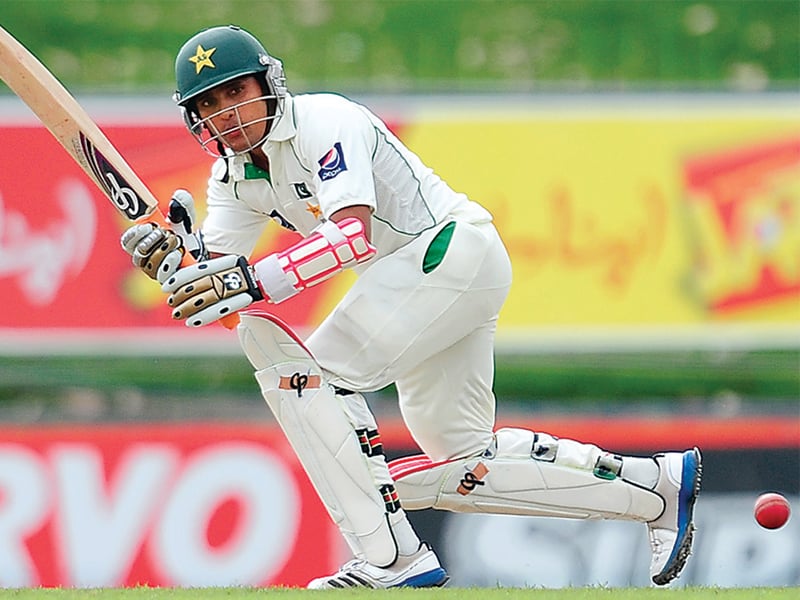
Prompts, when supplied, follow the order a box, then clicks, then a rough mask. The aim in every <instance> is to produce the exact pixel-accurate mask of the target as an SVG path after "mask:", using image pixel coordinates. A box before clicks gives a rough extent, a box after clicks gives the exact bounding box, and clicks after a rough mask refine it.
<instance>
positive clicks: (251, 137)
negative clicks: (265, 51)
mask: <svg viewBox="0 0 800 600" xmlns="http://www.w3.org/2000/svg"><path fill="white" fill-rule="evenodd" d="M197 112H198V114H199V115H200V118H201V119H204V120H205V119H207V121H206V122H205V124H206V127H207V128H209V130H210V133H211V134H212V135H215V136H217V137H218V139H219V140H220V141H222V143H223V144H225V145H226V146H228V147H229V148H230V149H231V150H233V151H234V152H245V151H247V150H251V149H252V148H253V147H254V145H255V144H256V143H258V141H259V140H261V139H263V137H264V136H265V135H266V133H267V127H268V123H269V121H268V120H267V117H268V114H267V102H266V101H265V99H264V92H263V90H262V89H261V84H260V83H259V82H258V80H257V79H256V78H255V77H254V76H252V75H248V76H245V77H239V78H237V79H234V80H232V81H229V82H227V83H223V84H220V85H218V86H217V87H215V88H212V89H211V90H209V91H208V92H205V93H204V94H201V95H200V96H199V97H198V99H197Z"/></svg>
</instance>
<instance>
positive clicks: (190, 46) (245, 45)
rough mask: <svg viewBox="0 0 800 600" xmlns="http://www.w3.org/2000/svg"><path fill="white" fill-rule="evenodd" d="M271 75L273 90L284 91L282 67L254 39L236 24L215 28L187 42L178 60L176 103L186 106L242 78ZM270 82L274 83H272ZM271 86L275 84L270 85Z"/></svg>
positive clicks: (269, 82) (276, 94) (202, 32)
mask: <svg viewBox="0 0 800 600" xmlns="http://www.w3.org/2000/svg"><path fill="white" fill-rule="evenodd" d="M269 71H272V72H271V73H269V77H268V81H267V84H268V86H269V87H271V88H272V89H270V91H271V92H272V93H273V94H274V95H275V96H278V97H280V96H281V95H282V94H279V93H278V92H279V91H280V90H279V89H276V88H282V91H285V81H284V77H283V67H282V65H281V64H280V61H278V60H277V59H275V58H273V57H271V56H270V55H269V53H267V51H266V50H265V49H264V46H262V45H261V42H259V41H258V40H257V39H256V38H255V37H253V36H252V35H251V34H249V33H248V32H246V31H245V30H244V29H240V28H239V27H236V26H234V25H228V26H223V27H212V28H210V29H206V30H204V31H201V32H200V33H198V34H196V35H195V36H193V37H192V38H191V39H189V41H187V42H186V43H185V44H184V45H183V47H182V48H181V49H180V52H178V57H177V58H176V59H175V79H176V81H177V86H178V89H177V91H176V92H175V101H176V102H177V103H178V104H179V105H180V106H183V107H186V106H187V105H188V103H189V102H191V100H192V99H193V98H195V97H196V96H197V95H198V94H202V93H203V92H205V91H207V90H210V89H211V88H213V87H215V86H217V85H219V84H221V83H225V82H226V81H230V80H231V79H236V78H237V77H241V76H242V75H253V74H255V73H267V72H269ZM270 80H271V81H270ZM270 84H272V85H270Z"/></svg>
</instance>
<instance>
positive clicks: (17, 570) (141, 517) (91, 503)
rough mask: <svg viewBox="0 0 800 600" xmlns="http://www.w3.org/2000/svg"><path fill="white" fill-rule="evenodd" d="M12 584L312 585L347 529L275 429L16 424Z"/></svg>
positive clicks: (6, 436)
mask: <svg viewBox="0 0 800 600" xmlns="http://www.w3.org/2000/svg"><path fill="white" fill-rule="evenodd" d="M2 439H3V442H2V444H0V556H2V564H0V587H31V586H47V587H51V586H58V587H62V586H63V587H118V586H133V585H149V586H191V587H194V586H216V585H242V586H260V585H277V584H280V585H286V586H298V585H299V586H303V585H305V584H306V583H308V581H309V580H311V579H312V578H314V577H317V576H320V575H322V574H325V573H326V572H330V571H333V570H335V569H336V568H337V567H338V564H339V561H340V558H341V557H340V555H339V554H340V550H341V542H340V538H339V534H338V531H337V530H336V529H335V528H333V526H332V524H331V521H330V519H329V517H328V515H327V513H326V511H325V509H324V507H323V506H322V505H321V503H320V502H319V500H318V499H317V496H316V494H315V492H314V489H313V488H312V487H311V484H310V483H309V482H308V480H307V478H306V477H305V475H304V473H303V472H302V469H301V468H300V466H299V464H298V463H297V461H296V460H295V458H294V454H293V452H292V450H291V448H290V447H289V446H288V444H287V442H286V441H285V440H284V438H283V435H282V434H281V433H280V431H278V430H277V429H276V428H274V427H272V426H269V425H265V426H253V425H237V426H235V427H233V426H224V425H208V424H204V425H200V424H195V425H192V424H181V425H146V426H108V425H106V426H99V427H66V426H58V427H46V426H45V427H42V426H40V427H36V428H13V427H5V428H3V431H2Z"/></svg>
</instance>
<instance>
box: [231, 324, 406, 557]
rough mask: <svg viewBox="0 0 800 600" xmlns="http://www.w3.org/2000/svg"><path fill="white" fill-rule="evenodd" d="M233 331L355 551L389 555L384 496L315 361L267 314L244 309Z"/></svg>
mask: <svg viewBox="0 0 800 600" xmlns="http://www.w3.org/2000/svg"><path fill="white" fill-rule="evenodd" d="M238 333H239V341H240V343H241V345H242V348H243V349H244V352H245V354H246V355H247V358H248V359H249V360H250V363H251V364H252V365H253V367H254V368H255V370H256V372H255V377H256V380H257V381H258V384H259V387H260V388H261V394H262V396H264V399H265V400H266V401H267V404H268V405H269V407H270V409H271V410H272V412H273V414H274V415H275V418H276V419H277V421H278V424H279V425H280V426H281V429H282V430H283V432H284V434H285V435H286V438H287V439H288V440H289V443H290V444H291V446H292V448H293V449H294V451H295V453H296V454H297V457H298V459H299V460H300V462H301V464H302V465H303V468H304V469H305V471H306V473H307V474H308V476H309V479H310V480H311V482H312V484H313V485H314V488H315V489H316V491H317V494H319V497H320V499H321V500H322V502H323V504H325V507H326V508H327V509H328V513H329V514H330V515H331V518H332V519H333V521H334V522H335V523H336V525H337V526H338V527H339V529H340V531H341V532H342V534H343V535H344V537H345V539H346V540H347V542H348V544H349V545H350V548H351V550H352V551H353V553H354V554H355V556H356V557H357V558H363V559H366V560H367V561H369V562H370V563H372V564H375V565H386V566H388V565H391V564H392V563H394V562H395V560H396V559H397V544H396V542H395V539H394V534H393V532H392V529H391V526H390V524H389V520H388V516H387V513H386V505H385V503H384V499H383V497H382V496H381V494H380V492H379V490H378V487H377V486H376V483H375V480H374V478H373V476H372V474H371V472H370V469H369V466H368V464H367V459H366V457H365V455H364V453H363V451H362V449H361V445H360V442H359V439H358V436H357V434H356V432H355V430H354V429H353V427H352V425H351V424H350V422H349V420H348V419H347V416H346V415H345V412H344V410H343V408H342V406H341V405H340V403H339V402H340V401H339V398H337V397H336V395H335V394H334V392H333V388H332V387H331V386H330V385H329V384H328V383H327V381H326V379H325V376H324V375H323V373H322V369H321V368H320V366H319V365H318V364H317V362H316V361H315V360H314V358H313V357H312V356H311V354H310V353H309V351H308V350H307V349H306V348H305V346H304V345H303V343H302V342H301V341H300V339H299V338H298V337H297V336H296V335H295V334H294V332H293V331H292V330H291V329H290V328H289V326H288V325H286V324H285V323H283V322H281V321H280V320H279V319H277V318H276V317H273V316H272V315H268V314H261V313H254V312H246V313H242V314H241V322H240V324H239V326H238Z"/></svg>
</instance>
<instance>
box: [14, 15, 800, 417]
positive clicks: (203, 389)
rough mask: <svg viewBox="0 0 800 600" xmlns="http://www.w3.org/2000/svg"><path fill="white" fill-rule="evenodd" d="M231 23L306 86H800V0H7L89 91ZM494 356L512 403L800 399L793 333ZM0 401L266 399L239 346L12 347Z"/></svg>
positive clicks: (50, 61) (213, 403) (125, 81)
mask: <svg viewBox="0 0 800 600" xmlns="http://www.w3.org/2000/svg"><path fill="white" fill-rule="evenodd" d="M227 23H234V24H239V25H241V26H243V27H245V28H246V29H248V30H250V31H251V32H252V33H253V34H255V35H256V36H257V37H259V38H260V39H261V40H262V41H263V42H264V43H265V45H266V46H267V47H268V49H269V50H270V51H271V52H272V53H274V54H275V55H277V56H279V57H280V58H282V59H283V60H284V63H285V66H286V72H287V76H288V79H289V86H290V88H291V89H292V90H294V91H309V90H323V89H326V90H333V91H340V92H345V93H403V94H405V93H431V92H435V93H467V92H468V93H526V94H537V93H542V92H551V91H558V92H569V93H575V94H581V93H586V92H631V91H635V92H664V91H692V92H725V93H730V94H746V93H760V92H785V91H793V92H797V91H798V90H800V1H798V0H706V1H699V2H695V1H684V0H554V1H550V0H528V1H524V0H329V1H324V0H213V1H212V0H191V1H189V0H161V1H155V0H2V1H0V24H2V25H3V26H4V27H5V28H7V29H8V30H9V31H11V32H12V33H13V34H14V35H15V36H17V37H18V38H19V39H20V40H21V41H22V42H23V43H24V44H25V45H26V46H28V47H29V48H30V49H31V50H32V51H33V52H34V53H35V54H36V55H37V56H38V57H39V58H40V59H41V60H42V61H43V62H44V63H45V64H47V65H48V66H49V67H50V68H51V70H53V71H54V72H55V73H56V74H57V76H58V77H59V78H60V79H61V80H62V81H63V82H64V83H65V85H66V86H67V87H68V88H69V89H70V90H71V91H73V93H76V94H91V93H104V94H105V93H111V94H126V95H127V94H158V95H161V96H164V97H167V96H169V95H170V94H171V92H172V90H173V87H174V84H173V75H172V66H173V61H174V56H175V54H176V52H177V50H178V48H179V47H180V46H181V44H182V43H183V42H184V41H185V40H186V39H187V38H188V37H189V36H191V35H192V34H194V33H195V32H196V31H198V30H200V29H202V28H204V27H207V26H212V25H218V24H227ZM0 90H1V91H3V92H6V93H8V90H7V89H4V88H3V87H2V86H1V85H0ZM497 371H498V372H497V384H496V391H497V393H498V396H499V397H500V398H501V400H504V401H506V403H507V404H506V405H507V406H508V405H511V406H537V407H539V408H550V407H552V408H553V409H554V410H560V411H563V410H572V409H577V408H580V409H581V410H602V411H605V412H608V411H613V410H616V409H617V408H619V409H621V410H631V408H632V407H635V406H636V407H639V406H641V407H644V408H643V409H645V408H646V409H647V410H653V408H654V407H656V408H658V407H663V408H664V410H670V411H673V410H681V411H684V412H708V411H716V412H717V413H719V414H720V415H723V416H724V415H726V414H732V413H739V412H741V411H747V410H751V409H754V410H780V411H790V412H793V413H794V414H796V413H797V411H798V410H800V408H799V407H800V351H798V350H797V349H794V350H779V349H775V350H764V351H724V350H719V351H714V352H711V351H699V350H698V351H691V352H689V351H676V352H661V353H656V352H649V353H642V352H630V353H625V352H619V353H589V354H579V355H549V356H543V355H531V356H525V355H519V354H517V355H501V356H499V357H498V360H497ZM242 398H245V399H247V400H244V401H242V400H241V399H242ZM176 399H177V400H179V401H182V400H186V401H187V402H186V403H181V402H177V403H176V402H175V401H176ZM232 399H233V400H232ZM0 401H2V404H1V405H0V408H2V415H3V416H4V417H5V418H8V419H15V420H20V421H26V420H29V421H35V420H41V419H47V418H48V416H53V418H71V417H74V418H81V419H86V418H89V419H91V418H136V417H138V416H141V415H142V414H148V415H151V416H153V415H155V416H157V417H158V418H168V417H169V416H170V415H172V414H175V415H179V416H180V417H181V418H183V417H185V416H186V407H187V406H190V407H191V409H190V412H191V413H192V414H194V415H195V416H198V415H207V414H211V415H212V416H213V415H216V414H218V413H220V414H225V415H226V416H236V414H237V413H236V411H234V410H232V409H231V407H233V406H237V404H236V403H237V402H239V403H240V405H242V406H244V407H245V408H244V410H245V411H248V410H249V407H251V404H250V403H252V407H257V410H259V411H262V410H263V405H262V403H261V399H260V397H258V393H257V390H256V388H255V385H254V381H253V379H252V373H251V371H250V368H249V366H248V365H247V363H246V362H245V361H244V359H239V358H232V357H209V358H199V359H198V358H191V359H185V358H182V357H174V358H167V357H150V358H148V357H142V358H130V357H97V356H86V357H0ZM190 401H191V402H190ZM181 405H182V406H183V408H180V406H181ZM753 407H755V408H753ZM254 409H255V408H254ZM259 414H260V413H259ZM65 415H66V416H65Z"/></svg>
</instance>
